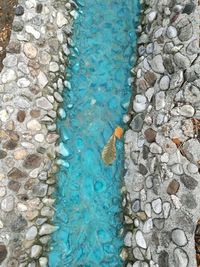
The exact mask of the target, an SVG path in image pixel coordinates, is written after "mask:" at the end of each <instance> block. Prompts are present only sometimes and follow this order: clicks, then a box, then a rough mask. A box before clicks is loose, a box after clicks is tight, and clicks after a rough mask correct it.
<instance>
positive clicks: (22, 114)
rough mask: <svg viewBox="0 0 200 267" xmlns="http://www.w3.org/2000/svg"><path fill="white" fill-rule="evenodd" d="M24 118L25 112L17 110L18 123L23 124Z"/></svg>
mask: <svg viewBox="0 0 200 267" xmlns="http://www.w3.org/2000/svg"><path fill="white" fill-rule="evenodd" d="M25 117H26V112H25V111H24V110H19V111H18V112H17V120H18V121H19V122H23V121H24V120H25Z"/></svg>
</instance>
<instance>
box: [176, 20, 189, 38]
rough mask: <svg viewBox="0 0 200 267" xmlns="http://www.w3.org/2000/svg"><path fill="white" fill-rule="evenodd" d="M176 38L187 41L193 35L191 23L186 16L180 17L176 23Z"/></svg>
mask: <svg viewBox="0 0 200 267" xmlns="http://www.w3.org/2000/svg"><path fill="white" fill-rule="evenodd" d="M176 27H177V30H178V38H179V39H180V40H181V41H182V42H185V41H188V40H189V39H190V38H191V37H192V35H193V25H192V23H191V21H190V20H189V19H187V18H182V19H181V20H180V21H179V22H178V23H177V25H176Z"/></svg>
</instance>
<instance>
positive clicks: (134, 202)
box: [132, 199, 140, 212]
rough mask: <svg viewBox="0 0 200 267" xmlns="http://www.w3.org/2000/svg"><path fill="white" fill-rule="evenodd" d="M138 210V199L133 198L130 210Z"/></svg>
mask: <svg viewBox="0 0 200 267" xmlns="http://www.w3.org/2000/svg"><path fill="white" fill-rule="evenodd" d="M139 210H140V200H139V199H135V200H134V201H133V204H132V211H133V212H138V211H139Z"/></svg>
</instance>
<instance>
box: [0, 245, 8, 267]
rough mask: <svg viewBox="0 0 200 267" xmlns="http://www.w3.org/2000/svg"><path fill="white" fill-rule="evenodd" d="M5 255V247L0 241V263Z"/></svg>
mask: <svg viewBox="0 0 200 267" xmlns="http://www.w3.org/2000/svg"><path fill="white" fill-rule="evenodd" d="M6 257H7V248H6V246H5V245H4V244H3V243H1V244H0V264H1V263H2V262H3V261H4V260H5V259H6Z"/></svg>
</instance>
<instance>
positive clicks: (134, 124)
mask: <svg viewBox="0 0 200 267" xmlns="http://www.w3.org/2000/svg"><path fill="white" fill-rule="evenodd" d="M143 123H144V114H142V113H141V114H137V115H136V116H135V117H134V118H133V120H132V121H131V123H130V127H131V128H132V130H133V131H135V132H140V131H141V129H142V126H143Z"/></svg>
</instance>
